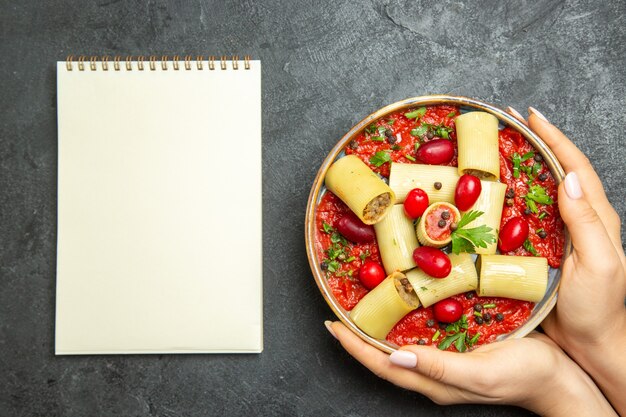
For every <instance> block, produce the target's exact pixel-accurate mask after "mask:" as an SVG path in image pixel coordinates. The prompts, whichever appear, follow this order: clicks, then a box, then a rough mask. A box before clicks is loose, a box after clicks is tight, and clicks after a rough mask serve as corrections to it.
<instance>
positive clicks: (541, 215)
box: [538, 211, 548, 220]
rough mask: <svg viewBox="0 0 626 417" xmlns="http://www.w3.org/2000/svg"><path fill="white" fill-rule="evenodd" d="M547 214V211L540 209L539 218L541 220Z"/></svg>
mask: <svg viewBox="0 0 626 417" xmlns="http://www.w3.org/2000/svg"><path fill="white" fill-rule="evenodd" d="M547 215H548V213H547V212H546V211H542V212H541V213H539V216H538V218H539V220H543V219H544V218H545V217H546V216H547Z"/></svg>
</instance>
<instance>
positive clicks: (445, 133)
mask: <svg viewBox="0 0 626 417" xmlns="http://www.w3.org/2000/svg"><path fill="white" fill-rule="evenodd" d="M450 133H452V128H451V127H448V126H444V125H439V126H437V127H435V136H439V137H440V138H443V139H448V138H449V137H450Z"/></svg>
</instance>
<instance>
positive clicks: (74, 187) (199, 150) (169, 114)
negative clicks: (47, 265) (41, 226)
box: [55, 56, 263, 355]
mask: <svg viewBox="0 0 626 417" xmlns="http://www.w3.org/2000/svg"><path fill="white" fill-rule="evenodd" d="M57 95H58V158H59V159H58V232H57V233H58V235H57V297H56V329H55V333H56V336H55V352H56V354H59V355H66V354H70V355H72V354H121V353H205V352H206V353H210V352H214V353H218V352H219V353H224V352H242V353H244V352H260V351H261V350H262V346H263V343H262V333H263V325H262V318H263V313H262V259H261V63H260V61H255V60H251V59H250V58H249V57H245V58H244V59H242V60H240V59H238V58H237V57H232V58H228V59H227V58H226V57H221V58H214V57H209V58H208V59H203V57H197V58H196V59H192V58H191V57H190V56H187V57H185V58H183V59H180V58H179V57H174V59H168V58H167V57H160V58H157V57H149V58H145V59H144V58H143V57H137V58H135V59H131V58H120V57H116V58H112V59H107V58H106V57H104V58H96V57H92V58H85V57H79V58H78V59H73V58H72V57H69V58H68V60H67V61H64V62H58V63H57Z"/></svg>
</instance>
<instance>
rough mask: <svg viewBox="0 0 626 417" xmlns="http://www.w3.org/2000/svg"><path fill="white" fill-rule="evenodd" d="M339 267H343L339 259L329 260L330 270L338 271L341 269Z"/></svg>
mask: <svg viewBox="0 0 626 417" xmlns="http://www.w3.org/2000/svg"><path fill="white" fill-rule="evenodd" d="M339 268H341V265H340V264H339V262H337V261H330V262H328V270H329V271H330V272H337V271H339Z"/></svg>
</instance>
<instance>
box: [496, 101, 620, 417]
mask: <svg viewBox="0 0 626 417" xmlns="http://www.w3.org/2000/svg"><path fill="white" fill-rule="evenodd" d="M508 111H509V113H510V114H512V115H513V116H515V117H516V118H518V119H520V121H522V122H523V123H527V124H528V126H529V127H530V128H531V129H532V130H533V131H534V132H535V133H537V135H539V137H540V138H541V139H542V140H543V141H544V142H545V143H546V144H547V145H548V146H549V147H550V148H551V149H552V151H553V152H554V154H555V155H556V157H557V158H558V159H559V161H560V162H561V165H562V166H563V169H564V170H565V172H566V173H567V176H566V178H565V181H564V182H563V183H562V184H561V185H560V186H559V210H560V212H561V217H562V218H563V221H564V222H565V224H567V227H568V230H569V233H570V236H571V238H572V244H573V247H574V248H573V251H572V253H571V254H570V255H569V256H568V257H567V259H565V260H564V262H563V265H562V275H561V285H560V288H559V296H558V301H557V305H556V308H555V309H554V310H553V311H552V313H551V314H550V315H549V316H548V318H546V320H545V321H544V322H543V323H542V327H543V329H544V330H545V332H546V334H548V335H549V336H550V337H551V338H552V339H553V340H554V341H556V342H557V343H558V344H559V345H560V346H561V347H562V348H563V349H564V350H565V351H566V352H567V353H568V354H569V355H570V356H571V357H572V358H573V359H574V360H576V361H577V362H578V363H579V364H580V365H581V366H582V367H583V368H584V369H585V370H586V371H587V372H588V373H590V375H591V376H592V377H593V378H594V379H595V380H596V382H597V383H598V385H599V386H600V388H602V390H603V392H604V393H605V395H606V396H607V398H608V399H609V400H610V401H611V403H612V404H613V405H614V407H615V408H616V410H617V411H618V412H620V413H622V414H626V397H625V396H624V395H623V394H624V391H626V366H625V365H624V361H623V358H624V357H626V310H625V308H624V296H625V294H626V258H625V257H624V251H623V249H622V242H621V234H620V219H619V216H618V215H617V213H616V212H615V210H614V209H613V207H612V206H611V204H610V203H609V201H608V199H607V197H606V194H605V193H604V188H603V187H602V182H601V181H600V178H599V177H598V175H597V174H596V172H595V171H594V169H593V167H592V166H591V164H590V162H589V160H588V159H587V158H586V157H585V155H584V154H583V153H582V152H581V151H580V150H579V149H578V148H577V147H576V145H574V144H573V143H572V142H571V141H570V140H569V139H568V138H567V137H565V135H563V133H561V132H560V131H559V130H558V129H557V128H556V127H554V126H553V125H551V124H550V123H549V122H548V121H547V120H545V117H544V116H543V115H541V113H539V112H537V111H536V110H535V109H532V108H530V109H529V112H530V117H529V118H528V121H527V122H526V120H524V119H523V118H522V116H521V115H520V114H519V113H518V112H516V111H515V110H514V109H511V108H509V109H508Z"/></svg>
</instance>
